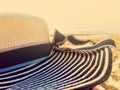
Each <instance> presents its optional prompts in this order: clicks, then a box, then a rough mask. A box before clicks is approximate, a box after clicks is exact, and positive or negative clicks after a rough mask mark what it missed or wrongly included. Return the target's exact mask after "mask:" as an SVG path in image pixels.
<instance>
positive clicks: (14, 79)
mask: <svg viewBox="0 0 120 90" xmlns="http://www.w3.org/2000/svg"><path fill="white" fill-rule="evenodd" d="M109 45H114V42H113V41H112V40H106V41H103V42H100V43H98V44H96V45H94V46H92V47H88V48H81V49H77V50H73V49H70V50H65V49H60V48H58V47H54V48H53V49H52V51H51V53H50V55H49V56H48V57H47V58H45V59H43V60H41V61H40V60H39V59H38V62H35V63H32V64H29V65H26V66H23V67H21V68H17V69H15V70H11V71H7V72H4V73H1V74H0V90H1V89H8V88H9V89H11V90H71V89H75V90H84V89H86V88H89V87H93V86H95V85H97V84H100V83H102V82H104V81H105V80H106V79H108V77H109V76H110V73H111V68H112V52H111V49H110V47H109ZM36 61H37V60H36Z"/></svg>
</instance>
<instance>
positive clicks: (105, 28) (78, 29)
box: [48, 24, 120, 35]
mask: <svg viewBox="0 0 120 90" xmlns="http://www.w3.org/2000/svg"><path fill="white" fill-rule="evenodd" d="M56 29H57V30H59V31H60V32H61V33H64V34H114V35H120V25H115V24H114V25H111V24H107V25H104V24H102V25H97V24H96V25H95V24H94V25H91V24H74V25H54V24H52V25H51V24H50V25H48V30H49V33H50V34H53V33H54V31H55V30H56Z"/></svg>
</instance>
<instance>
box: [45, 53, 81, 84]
mask: <svg viewBox="0 0 120 90" xmlns="http://www.w3.org/2000/svg"><path fill="white" fill-rule="evenodd" d="M71 57H72V55H71ZM76 57H77V55H76V56H74V58H73V59H72V60H70V62H69V60H68V62H69V64H68V63H67V62H66V63H64V64H67V65H66V66H64V65H62V66H61V67H60V68H61V69H60V70H59V71H58V72H57V73H55V75H54V77H53V78H56V77H58V78H57V79H59V78H61V77H62V76H61V77H59V76H60V75H61V74H63V73H64V72H66V71H67V70H68V69H69V65H70V64H71V63H72V62H73V61H74V60H75V63H77V61H78V60H79V59H80V57H81V56H79V57H78V58H77V59H75V58H76ZM75 63H74V64H75ZM74 64H72V66H74ZM72 66H71V67H72ZM62 67H64V68H67V67H68V68H67V69H66V70H64V71H62V70H63V69H64V68H62ZM60 72H61V73H60ZM58 73H60V74H58ZM65 75H66V74H65ZM52 76H53V75H52ZM52 76H50V77H52ZM47 78H48V77H47ZM47 78H46V80H47ZM53 78H51V79H52V80H51V81H54V80H53ZM51 81H50V82H51Z"/></svg>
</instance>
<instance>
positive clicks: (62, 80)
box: [60, 55, 94, 84]
mask: <svg viewBox="0 0 120 90" xmlns="http://www.w3.org/2000/svg"><path fill="white" fill-rule="evenodd" d="M92 56H93V58H92V60H91V62H90V64H89V65H88V66H87V67H86V68H84V70H83V71H81V74H82V73H83V72H84V71H85V70H86V69H87V68H89V67H90V66H91V64H92V61H93V59H94V55H92ZM89 60H90V57H88V59H87V62H88V61H89ZM86 64H87V63H85V64H84V65H83V66H85V65H86ZM79 65H80V64H78V65H77V66H79ZM77 66H76V67H77ZM83 66H82V67H83ZM82 67H80V68H78V69H77V70H76V71H75V72H73V73H72V74H71V75H70V76H68V77H66V78H64V79H67V78H70V77H71V76H72V75H74V74H76V73H77V72H78V71H79V70H80V69H81V68H82ZM79 75H80V74H78V75H76V77H78V76H79ZM85 75H86V74H85ZM76 77H74V78H71V79H69V80H66V81H63V80H64V79H63V80H62V83H65V82H67V84H68V83H71V82H69V81H70V80H72V79H75V78H76ZM60 81H61V80H60Z"/></svg>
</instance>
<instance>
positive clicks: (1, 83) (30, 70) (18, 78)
mask: <svg viewBox="0 0 120 90" xmlns="http://www.w3.org/2000/svg"><path fill="white" fill-rule="evenodd" d="M57 54H58V53H55V55H54V56H53V57H52V58H50V59H49V60H47V61H46V62H45V63H47V62H48V61H50V60H52V59H53V58H54V57H55V56H56V55H57ZM60 55H61V54H59V56H60ZM57 58H58V57H57ZM57 58H56V59H57ZM56 59H55V60H56ZM53 62H54V61H53ZM45 63H43V64H41V65H39V66H38V67H36V68H33V69H31V70H29V71H28V72H32V71H33V70H36V69H37V68H39V67H40V66H42V65H44V64H45ZM51 64H52V63H51ZM44 68H45V67H44ZM44 68H42V69H40V70H38V71H36V72H35V73H32V74H30V75H27V76H24V77H22V78H18V79H15V80H10V81H6V82H4V81H3V82H0V84H6V83H12V82H16V81H19V80H22V79H25V78H27V77H30V76H32V75H34V74H36V73H38V72H40V71H41V70H43V69H44ZM24 73H27V72H24ZM22 74H23V73H22ZM10 86H13V85H10ZM6 87H9V86H4V87H0V88H6Z"/></svg>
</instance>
